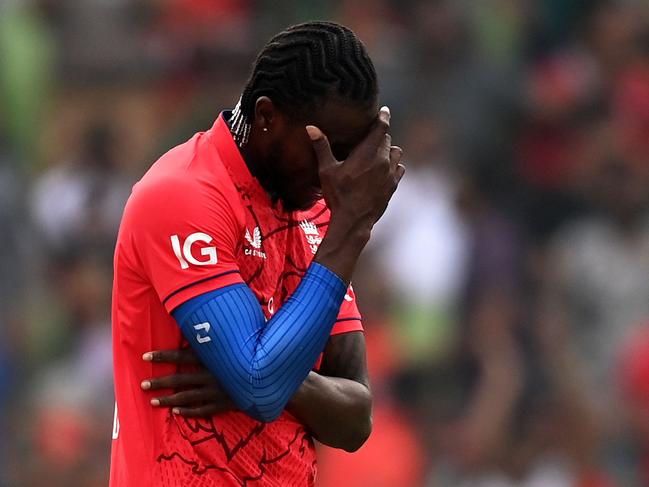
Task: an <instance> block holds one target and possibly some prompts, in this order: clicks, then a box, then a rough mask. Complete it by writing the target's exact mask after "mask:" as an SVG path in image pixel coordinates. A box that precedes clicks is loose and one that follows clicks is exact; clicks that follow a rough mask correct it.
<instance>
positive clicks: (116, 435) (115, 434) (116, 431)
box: [113, 401, 119, 440]
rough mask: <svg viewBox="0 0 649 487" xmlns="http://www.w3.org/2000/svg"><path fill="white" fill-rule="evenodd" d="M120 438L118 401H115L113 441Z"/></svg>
mask: <svg viewBox="0 0 649 487" xmlns="http://www.w3.org/2000/svg"><path fill="white" fill-rule="evenodd" d="M117 438H119V417H118V416H117V401H115V414H114V416H113V440H116V439H117Z"/></svg>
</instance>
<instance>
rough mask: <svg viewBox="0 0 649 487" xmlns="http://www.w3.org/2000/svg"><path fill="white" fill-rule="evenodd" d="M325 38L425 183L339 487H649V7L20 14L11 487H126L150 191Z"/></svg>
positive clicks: (327, 475) (287, 4)
mask: <svg viewBox="0 0 649 487" xmlns="http://www.w3.org/2000/svg"><path fill="white" fill-rule="evenodd" d="M312 19H331V20H337V21H339V22H341V23H344V24H346V25H347V26H349V27H351V28H352V29H353V30H355V31H356V32H357V34H358V35H359V36H360V37H361V38H362V39H363V40H364V42H365V43H366V45H367V47H368V50H369V51H370V54H371V55H372V57H373V59H374V62H375V64H376V67H377V71H378V73H379V79H380V82H381V102H382V103H383V104H387V105H389V106H390V108H391V111H392V113H393V117H392V119H393V140H394V141H395V142H396V143H398V144H399V145H401V146H402V147H403V148H404V150H405V160H406V165H407V168H408V169H407V173H406V176H405V178H404V180H403V181H402V183H401V186H400V189H399V191H398V193H397V195H396V197H395V199H394V201H393V202H392V203H391V204H390V207H389V208H388V211H387V213H386V215H385V216H384V218H383V220H382V221H381V222H379V224H378V225H377V226H376V228H375V230H374V232H373V237H372V240H371V243H370V246H369V248H368V249H367V251H366V253H365V254H364V257H363V258H362V262H361V264H360V265H359V269H358V272H357V275H356V278H355V282H354V285H355V289H356V292H357V295H358V299H359V303H360V307H361V311H362V312H363V314H364V324H365V328H366V339H367V343H368V354H369V358H368V360H369V366H370V373H371V376H372V383H373V391H374V396H375V408H374V433H373V435H372V437H371V438H370V440H369V441H368V443H367V444H366V445H365V446H364V447H363V449H361V450H360V451H359V452H358V453H356V454H353V455H349V454H345V453H341V452H337V451H334V450H330V449H326V448H322V451H321V455H320V458H321V462H320V473H319V486H320V487H332V486H335V487H419V486H423V487H438V486H439V487H452V486H457V487H642V486H647V485H649V2H648V1H647V0H635V1H634V0H619V1H615V0H571V1H564V0H480V1H477V2H476V1H470V0H429V1H426V0H421V1H417V0H335V1H324V0H302V1H289V0H274V1H264V0H110V1H106V0H32V1H30V0H5V1H2V2H0V236H1V238H0V437H1V438H2V441H0V486H1V487H5V486H7V487H9V486H11V487H13V486H20V487H22V486H25V487H55V486H66V487H95V486H104V485H106V484H107V476H108V465H109V455H110V431H111V424H112V415H113V392H112V369H111V349H110V347H111V341H110V291H111V281H112V252H113V245H114V241H115V236H116V231H117V228H118V226H119V221H120V217H121V211H122V208H123V205H124V202H125V200H126V198H127V197H128V195H129V192H130V188H131V186H132V184H133V183H134V182H135V181H137V180H138V179H139V178H140V177H141V175H142V174H143V173H144V171H146V169H147V168H148V166H149V165H150V164H151V163H152V162H153V161H155V159H156V158H157V157H159V155H161V154H162V153H163V152H164V151H166V150H167V149H168V148H170V147H172V146H173V145H175V144H177V143H180V142H181V141H183V140H185V139H187V138H188V137H189V136H191V135H192V134H193V133H194V132H197V131H201V130H205V129H206V128H208V127H209V126H210V124H211V122H212V120H213V119H214V118H215V117H216V116H217V114H218V113H219V111H220V110H222V109H228V108H231V107H232V106H233V105H234V104H235V103H236V101H237V99H238V97H239V94H240V90H241V88H242V86H243V84H244V82H245V80H246V77H247V74H248V70H249V69H250V66H251V63H252V61H253V59H254V55H255V52H256V51H257V50H258V49H259V48H260V47H261V46H262V45H263V44H264V43H265V41H266V40H267V39H268V38H269V37H270V36H271V35H272V34H274V33H275V32H277V31H279V30H281V29H282V28H284V27H286V26H288V25H290V24H293V23H297V22H299V21H303V20H312Z"/></svg>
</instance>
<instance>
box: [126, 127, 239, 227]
mask: <svg viewBox="0 0 649 487" xmlns="http://www.w3.org/2000/svg"><path fill="white" fill-rule="evenodd" d="M196 138H197V136H195V137H194V138H192V139H191V140H190V141H188V142H186V143H185V144H182V145H181V146H178V147H176V148H174V149H172V150H171V151H169V152H168V153H166V154H165V155H163V156H162V157H161V158H160V159H158V161H156V163H155V164H154V165H153V166H152V167H151V169H149V171H147V173H146V174H145V175H144V176H143V177H142V179H141V180H140V181H138V182H137V183H136V184H135V185H134V186H133V190H132V192H131V196H130V197H129V199H128V201H127V204H126V207H125V210H124V219H123V222H122V223H123V224H129V222H130V223H134V224H136V225H138V226H139V225H143V224H144V225H146V223H147V222H155V221H166V222H174V221H179V220H180V221H190V222H196V221H197V220H202V219H210V218H213V217H215V216H218V217H219V218H223V217H228V218H230V219H231V220H232V221H233V222H238V221H240V220H242V219H243V218H244V215H245V214H244V210H243V207H242V206H241V202H240V199H239V196H238V193H237V190H236V188H235V187H234V184H233V183H232V180H231V179H230V177H229V175H228V173H227V171H226V170H225V168H224V167H223V165H222V164H221V163H220V161H219V160H214V159H212V160H211V161H209V162H210V165H209V166H208V165H207V164H206V161H204V160H203V159H204V156H202V155H201V152H200V147H192V145H198V144H199V143H200V140H197V141H195V139H196Z"/></svg>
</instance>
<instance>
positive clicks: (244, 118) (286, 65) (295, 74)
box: [230, 22, 378, 146]
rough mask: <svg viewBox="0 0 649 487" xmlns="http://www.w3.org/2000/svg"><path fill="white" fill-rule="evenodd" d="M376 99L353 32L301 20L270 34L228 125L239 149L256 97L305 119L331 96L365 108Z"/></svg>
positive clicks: (368, 63)
mask: <svg viewBox="0 0 649 487" xmlns="http://www.w3.org/2000/svg"><path fill="white" fill-rule="evenodd" d="M377 95H378V86H377V80H376V71H375V70H374V65H373V64H372V60H371V59H370V57H369V56H368V54H367V51H366V50H365V46H364V45H363V43H362V42H361V40H360V39H359V38H358V37H356V34H354V32H352V31H351V30H350V29H348V28H347V27H344V26H342V25H340V24H336V23H334V22H306V23H303V24H298V25H294V26H292V27H289V28H288V29H286V30H284V31H282V32H280V33H279V34H277V35H275V36H274V37H273V38H272V39H271V40H270V41H269V42H268V43H267V44H266V46H265V47H264V48H263V49H262V50H261V52H260V53H259V54H258V55H257V59H256V61H255V63H254V65H253V69H252V74H251V75H250V78H249V79H248V82H247V83H246V87H245V88H244V90H243V94H242V95H241V99H240V100H239V102H238V103H237V106H236V107H235V108H234V110H233V112H232V117H231V118H230V126H231V130H232V133H233V135H234V139H235V141H236V142H237V144H239V146H244V145H245V144H246V143H247V142H248V137H249V136H250V129H251V126H252V121H253V120H254V112H255V103H256V101H257V99H258V98H259V97H261V96H268V97H269V98H270V99H271V100H273V103H274V104H275V105H277V106H278V108H279V109H280V110H282V111H283V112H284V113H286V114H288V115H290V116H294V117H296V118H301V119H304V118H306V116H307V114H308V113H311V112H313V111H314V110H316V109H318V108H320V107H321V106H322V105H323V104H324V102H325V101H326V100H327V99H328V98H330V97H332V96H333V97H337V98H339V99H343V100H349V101H353V102H358V103H360V104H362V105H365V106H369V105H370V104H372V103H374V101H375V100H376V97H377Z"/></svg>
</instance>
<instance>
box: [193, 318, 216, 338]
mask: <svg viewBox="0 0 649 487" xmlns="http://www.w3.org/2000/svg"><path fill="white" fill-rule="evenodd" d="M194 330H196V331H201V330H203V331H205V333H209V332H210V324H209V323H208V322H207V321H206V322H205V323H199V324H198V325H194ZM196 341H197V342H198V343H207V342H211V341H212V339H211V338H210V337H209V336H207V335H201V334H200V333H196Z"/></svg>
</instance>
